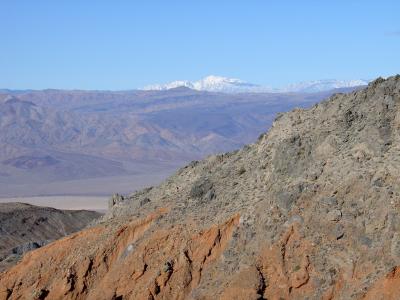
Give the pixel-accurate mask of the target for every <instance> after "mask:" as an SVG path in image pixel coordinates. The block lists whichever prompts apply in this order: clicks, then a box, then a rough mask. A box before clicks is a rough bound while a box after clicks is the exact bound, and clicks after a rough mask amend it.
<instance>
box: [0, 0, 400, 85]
mask: <svg viewBox="0 0 400 300" xmlns="http://www.w3.org/2000/svg"><path fill="white" fill-rule="evenodd" d="M399 13H400V1H399V0H397V1H385V0H381V1H376V0H374V1H368V0H360V1H356V0H353V1H352V0H347V1H338V0H336V1H321V0H318V1H298V0H293V1H267V0H263V1H261V0H260V1H257V0H247V1H244V0H243V1H240V0H237V1H234V0H231V1H223V0H213V1H207V0H201V1H188V0H186V1H183V0H182V1H166V0H162V1H161V0H160V1H151V0H147V1H144V0H143V1H139V0H138V1H89V0H86V1H82V0H80V1H73V0H68V1H67V0H65V1H54V0H53V1H40V0H38V1H28V0H26V1H22V0H21V1H16V0H1V1H0V88H13V89H27V88H35V89H41V88H67V89H71V88H80V89H133V88H135V87H142V86H144V85H147V84H151V83H160V82H161V83H162V82H167V81H171V80H176V79H188V80H195V79H199V78H201V77H204V76H206V75H209V74H213V75H221V76H228V77H237V78H241V79H243V80H247V81H251V82H254V83H259V84H266V85H271V86H280V85H284V84H287V83H292V82H298V81H306V80H313V79H327V78H336V79H358V78H361V79H369V78H374V77H376V76H379V75H382V76H387V75H392V74H395V73H400V17H399Z"/></svg>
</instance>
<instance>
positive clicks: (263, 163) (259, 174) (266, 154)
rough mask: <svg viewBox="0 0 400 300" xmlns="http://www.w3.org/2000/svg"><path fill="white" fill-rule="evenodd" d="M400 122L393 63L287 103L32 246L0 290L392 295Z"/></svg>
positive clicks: (135, 295) (19, 293)
mask: <svg viewBox="0 0 400 300" xmlns="http://www.w3.org/2000/svg"><path fill="white" fill-rule="evenodd" d="M399 131H400V76H396V77H391V78H388V79H387V80H383V79H378V80H376V81H374V82H372V83H371V84H370V85H369V86H368V87H367V88H366V89H364V90H361V91H358V92H353V93H351V94H337V95H335V96H333V97H331V98H330V99H328V100H326V101H323V102H321V103H319V104H317V105H315V106H314V107H312V108H311V109H309V110H302V109H296V110H294V111H292V112H290V113H287V114H282V115H280V116H278V118H277V119H276V121H275V122H274V125H273V127H272V129H271V130H270V131H269V132H268V133H266V134H264V135H262V136H260V138H259V139H258V141H257V142H256V143H254V144H252V145H248V146H246V147H244V148H243V149H241V150H239V151H235V152H232V153H227V154H222V155H217V156H212V157H209V158H208V159H206V160H204V161H200V162H193V163H191V164H189V165H188V166H186V167H185V168H182V169H180V170H179V171H178V172H177V173H176V174H174V175H173V176H171V177H170V178H168V179H167V180H166V181H165V182H164V183H162V184H161V185H160V186H158V187H154V188H149V189H146V190H142V191H139V192H137V193H135V194H132V195H127V196H125V197H123V201H113V203H112V207H111V209H110V211H109V212H108V213H107V214H106V215H105V216H104V217H103V218H102V219H101V220H100V221H99V222H98V223H97V224H96V225H94V226H93V227H92V228H89V229H86V230H84V231H81V232H79V233H77V234H74V235H71V236H69V237H66V238H64V239H62V240H60V241H57V242H55V243H51V244H49V245H47V246H45V247H42V248H40V249H38V250H35V251H32V252H29V253H28V254H27V255H26V256H25V257H24V259H23V260H22V262H21V263H19V264H18V265H17V266H15V267H13V268H12V269H10V270H9V271H7V272H5V273H3V274H2V275H1V276H0V299H2V298H4V299H20V298H29V297H32V295H34V297H36V298H37V299H61V298H62V299H362V298H366V299H379V297H380V298H382V299H390V298H392V299H397V298H399V296H400V288H399V287H398V278H399V276H398V267H397V266H399V265H400V250H399V249H400V236H399V234H398V232H399V230H400V214H399V212H400V182H399V178H400V176H399V175H400V172H399V171H400V160H399V154H400V138H399V136H400V135H399Z"/></svg>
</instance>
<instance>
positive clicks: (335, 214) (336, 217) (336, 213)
mask: <svg viewBox="0 0 400 300" xmlns="http://www.w3.org/2000/svg"><path fill="white" fill-rule="evenodd" d="M327 217H328V220H329V221H334V222H338V221H340V219H341V218H342V212H341V211H340V210H338V209H334V210H331V211H330V212H328V215H327Z"/></svg>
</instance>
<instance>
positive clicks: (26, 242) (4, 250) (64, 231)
mask: <svg viewBox="0 0 400 300" xmlns="http://www.w3.org/2000/svg"><path fill="white" fill-rule="evenodd" d="M100 216H101V214H99V213H97V212H94V211H85V210H58V209H54V208H50V207H40V206H33V205H29V204H25V203H0V271H2V270H3V269H5V268H6V267H8V266H10V265H12V264H14V263H15V262H16V261H17V260H18V259H19V258H20V256H21V255H23V254H24V253H25V252H28V251H30V250H33V249H36V248H39V247H41V246H43V245H45V244H48V243H49V242H51V241H54V240H56V239H59V238H61V237H64V236H66V235H69V234H71V233H73V232H76V231H78V230H81V229H82V228H84V227H86V226H87V225H88V224H89V223H90V222H92V221H93V220H94V219H96V218H99V217H100Z"/></svg>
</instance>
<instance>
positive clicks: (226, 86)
mask: <svg viewBox="0 0 400 300" xmlns="http://www.w3.org/2000/svg"><path fill="white" fill-rule="evenodd" d="M367 84H368V81H367V80H348V81H346V80H334V79H326V80H315V81H307V82H300V83H295V84H290V85H287V86H284V87H281V88H271V87H268V86H262V85H258V84H254V83H250V82H246V81H243V80H240V79H237V78H227V77H220V76H214V75H211V76H207V77H205V78H203V79H200V80H198V81H188V80H179V81H173V82H170V83H166V84H155V85H149V86H146V87H144V88H143V90H157V91H163V90H169V89H173V88H177V87H187V88H190V89H194V90H198V91H209V92H223V93H248V92H251V93H262V92H264V93H294V92H296V93H315V92H322V91H328V90H333V89H338V88H350V87H355V86H361V85H367Z"/></svg>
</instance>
